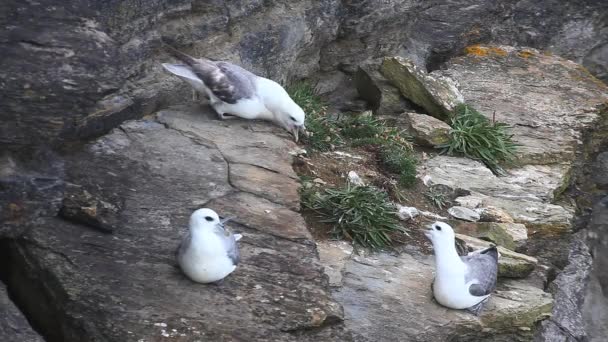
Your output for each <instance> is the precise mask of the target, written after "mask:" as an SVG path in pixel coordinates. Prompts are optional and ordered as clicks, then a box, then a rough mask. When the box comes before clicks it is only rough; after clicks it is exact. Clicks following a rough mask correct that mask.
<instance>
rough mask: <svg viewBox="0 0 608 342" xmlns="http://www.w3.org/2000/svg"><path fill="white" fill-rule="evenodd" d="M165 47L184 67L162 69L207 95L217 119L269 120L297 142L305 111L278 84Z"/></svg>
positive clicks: (171, 66) (221, 63)
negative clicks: (283, 129) (233, 117)
mask: <svg viewBox="0 0 608 342" xmlns="http://www.w3.org/2000/svg"><path fill="white" fill-rule="evenodd" d="M165 45H166V44H165ZM166 46H167V48H168V49H169V50H170V51H171V52H172V54H173V55H174V56H175V57H176V58H178V59H179V60H180V61H181V62H183V63H184V64H170V63H163V64H162V65H163V67H164V68H165V69H166V70H167V71H169V72H171V73H173V74H175V75H177V76H178V77H180V78H181V79H182V80H184V81H186V82H188V84H190V85H191V86H192V87H193V88H194V89H195V90H196V91H197V92H199V93H201V94H203V95H204V96H206V97H207V98H208V99H209V101H210V105H211V107H213V109H215V111H216V112H217V114H218V116H219V118H220V119H226V118H228V117H230V116H238V117H241V118H244V119H262V120H270V121H272V122H274V123H275V124H277V125H279V126H281V127H283V128H285V129H286V130H287V131H289V132H291V133H292V134H293V136H294V138H295V140H296V142H297V141H298V132H299V131H300V130H301V131H303V132H304V131H305V126H304V119H305V114H304V111H303V110H302V108H301V107H300V106H298V105H297V104H296V103H295V102H294V101H293V100H292V99H291V97H290V96H289V94H287V92H286V91H285V89H283V87H281V85H279V84H278V83H277V82H275V81H272V80H269V79H267V78H264V77H260V76H257V75H255V74H253V73H251V72H249V71H247V70H245V69H243V68H241V67H240V66H238V65H234V64H232V63H229V62H222V61H212V60H210V59H207V58H194V57H192V56H190V55H187V54H185V53H183V52H181V51H178V50H176V49H175V48H173V47H171V46H169V45H166Z"/></svg>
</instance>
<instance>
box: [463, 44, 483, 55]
mask: <svg viewBox="0 0 608 342" xmlns="http://www.w3.org/2000/svg"><path fill="white" fill-rule="evenodd" d="M464 52H465V53H466V54H467V55H475V56H478V57H485V56H487V55H488V48H486V47H483V46H481V45H471V46H467V47H466V48H464Z"/></svg>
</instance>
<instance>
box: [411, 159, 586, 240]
mask: <svg viewBox="0 0 608 342" xmlns="http://www.w3.org/2000/svg"><path fill="white" fill-rule="evenodd" d="M422 167H424V169H425V170H426V172H427V174H429V175H430V176H431V177H432V180H433V183H434V184H443V185H446V186H449V187H451V188H454V189H464V190H468V191H470V192H471V195H468V196H467V197H466V198H465V199H463V201H464V200H466V201H468V200H469V199H474V204H477V203H478V201H479V199H481V206H482V207H487V206H493V207H496V208H499V209H501V210H504V211H505V212H507V213H508V214H509V215H510V216H511V217H512V218H513V220H514V221H515V222H517V223H523V224H525V225H526V226H527V227H528V229H531V228H534V229H540V230H547V231H553V232H564V231H568V230H569V229H570V228H571V226H570V222H571V220H572V218H573V215H574V212H573V209H572V208H567V207H563V206H559V205H555V204H550V203H547V202H548V201H549V200H550V199H552V198H553V197H552V196H549V194H550V193H553V191H554V190H555V189H557V188H559V187H562V186H563V184H561V183H560V182H555V181H548V180H547V179H548V178H549V175H548V174H546V175H545V176H543V177H540V178H539V177H538V174H537V173H534V172H530V173H527V176H525V175H524V174H521V173H520V174H518V175H517V176H505V177H497V176H496V175H494V174H493V173H492V171H490V170H489V169H488V168H487V167H485V166H484V165H483V164H482V163H480V162H478V161H474V160H471V159H467V158H457V157H449V156H437V157H434V158H431V159H429V160H428V161H426V163H425V165H423V166H422ZM529 167H530V168H532V169H536V167H537V165H529ZM542 167H543V168H544V166H542ZM547 167H548V168H554V169H558V168H560V167H558V166H547ZM514 178H517V180H514ZM471 196H472V197H471ZM455 202H457V203H458V202H459V199H458V198H457V199H456V200H455Z"/></svg>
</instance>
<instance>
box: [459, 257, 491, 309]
mask: <svg viewBox="0 0 608 342" xmlns="http://www.w3.org/2000/svg"><path fill="white" fill-rule="evenodd" d="M460 258H461V259H462V261H463V262H464V263H465V264H466V265H467V272H466V274H465V278H464V279H465V282H466V283H469V282H474V283H473V284H472V285H471V286H469V293H470V294H471V295H473V296H480V297H481V296H486V295H489V294H490V293H492V292H493V291H494V290H495V289H496V278H497V276H498V251H497V250H496V247H490V248H487V249H485V250H482V251H480V252H479V253H472V254H469V255H466V256H462V257H460Z"/></svg>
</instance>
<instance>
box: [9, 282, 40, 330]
mask: <svg viewBox="0 0 608 342" xmlns="http://www.w3.org/2000/svg"><path fill="white" fill-rule="evenodd" d="M0 340H1V341H19V342H43V341H44V339H42V337H40V335H38V333H36V332H35V331H34V329H32V327H31V326H30V324H29V323H28V321H27V319H26V318H25V316H23V313H21V312H20V311H19V309H17V307H16V306H15V304H14V303H13V302H11V300H10V298H9V297H8V293H7V292H6V286H4V284H3V283H2V282H0Z"/></svg>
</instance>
